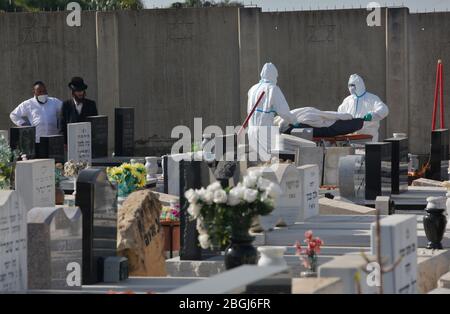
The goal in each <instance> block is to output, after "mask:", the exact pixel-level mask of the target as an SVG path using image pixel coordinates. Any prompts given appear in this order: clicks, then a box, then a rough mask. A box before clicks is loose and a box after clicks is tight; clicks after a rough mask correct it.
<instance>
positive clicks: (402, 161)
mask: <svg viewBox="0 0 450 314" xmlns="http://www.w3.org/2000/svg"><path fill="white" fill-rule="evenodd" d="M384 141H385V142H389V143H391V145H392V146H391V161H392V172H391V174H392V177H391V192H392V194H400V193H403V192H406V191H407V190H408V138H407V137H404V138H388V139H385V140H384Z"/></svg>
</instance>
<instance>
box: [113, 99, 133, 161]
mask: <svg viewBox="0 0 450 314" xmlns="http://www.w3.org/2000/svg"><path fill="white" fill-rule="evenodd" d="M114 130H115V132H114V152H115V155H116V156H133V155H134V108H131V107H128V108H126V107H122V108H115V124H114Z"/></svg>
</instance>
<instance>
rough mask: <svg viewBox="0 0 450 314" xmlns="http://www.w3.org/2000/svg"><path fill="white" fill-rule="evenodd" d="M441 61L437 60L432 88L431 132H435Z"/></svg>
mask: <svg viewBox="0 0 450 314" xmlns="http://www.w3.org/2000/svg"><path fill="white" fill-rule="evenodd" d="M440 62H441V60H438V64H437V67H436V86H435V88H434V104H433V116H432V118H431V130H432V131H434V130H436V111H437V100H438V99H437V98H438V94H439V68H440V66H439V64H440Z"/></svg>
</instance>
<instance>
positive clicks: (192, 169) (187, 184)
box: [178, 160, 210, 260]
mask: <svg viewBox="0 0 450 314" xmlns="http://www.w3.org/2000/svg"><path fill="white" fill-rule="evenodd" d="M179 169H180V171H179V174H180V181H179V194H178V195H179V199H180V235H181V241H180V245H181V249H180V259H181V260H200V259H202V251H201V248H200V246H199V242H198V231H197V221H196V220H190V218H189V213H188V212H187V208H188V207H189V202H188V201H187V200H186V198H185V197H184V193H185V192H186V191H187V190H189V189H200V188H201V187H206V186H208V185H209V184H210V176H209V168H208V166H207V164H206V163H205V162H203V161H187V160H182V161H181V162H180V163H179Z"/></svg>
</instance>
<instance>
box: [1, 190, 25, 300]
mask: <svg viewBox="0 0 450 314" xmlns="http://www.w3.org/2000/svg"><path fill="white" fill-rule="evenodd" d="M26 213H27V210H26V208H25V207H24V204H23V202H22V200H21V199H20V197H19V194H18V193H17V192H16V191H11V190H3V191H0V293H2V292H8V291H9V292H12V291H22V292H23V291H25V290H26V289H27V287H28V285H27V214H26Z"/></svg>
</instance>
